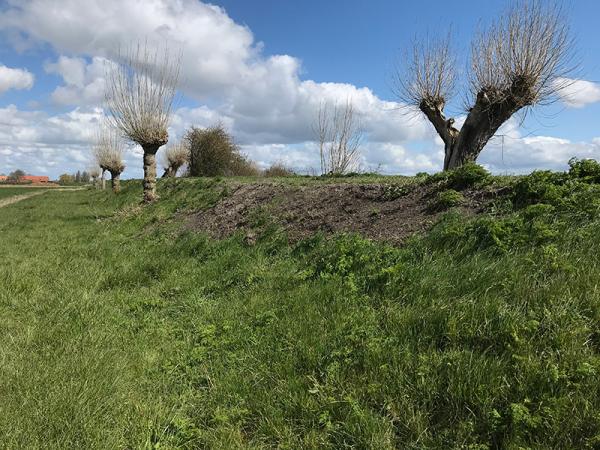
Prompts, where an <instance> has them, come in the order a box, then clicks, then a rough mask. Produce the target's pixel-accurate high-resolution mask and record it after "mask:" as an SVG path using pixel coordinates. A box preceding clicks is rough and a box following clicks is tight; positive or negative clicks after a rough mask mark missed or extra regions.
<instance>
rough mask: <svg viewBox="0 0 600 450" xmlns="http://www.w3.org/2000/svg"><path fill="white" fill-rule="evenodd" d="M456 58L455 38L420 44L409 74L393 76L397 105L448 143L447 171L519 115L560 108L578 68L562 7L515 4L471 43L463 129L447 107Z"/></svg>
mask: <svg viewBox="0 0 600 450" xmlns="http://www.w3.org/2000/svg"><path fill="white" fill-rule="evenodd" d="M456 66H457V64H456V59H455V57H454V54H453V52H452V50H451V44H450V35H448V36H447V37H446V38H444V39H438V40H435V39H427V40H425V41H421V42H415V44H414V47H413V53H412V57H410V58H408V63H407V65H406V66H405V70H403V71H400V70H399V71H397V72H396V74H395V88H396V94H397V95H398V97H399V99H400V100H401V101H403V102H404V103H406V104H407V105H411V106H413V107H416V108H418V109H419V110H420V111H421V112H422V113H423V114H424V115H425V116H426V117H427V118H428V119H429V121H430V122H431V123H432V125H433V126H434V128H435V129H436V131H437V133H438V134H439V136H440V137H441V138H442V140H443V141H444V144H445V159H444V169H452V168H455V167H459V166H461V165H463V164H464V163H466V162H469V161H475V160H476V159H477V157H478V156H479V154H480V152H481V150H482V149H483V147H484V146H485V145H486V144H487V142H488V141H489V139H490V138H491V137H492V136H493V135H494V134H495V133H496V131H497V130H498V128H499V127H500V126H501V125H502V124H503V123H504V122H506V121H507V120H508V119H509V118H510V117H511V116H512V115H513V114H515V113H516V112H518V111H520V110H523V111H526V108H529V107H533V106H536V105H540V104H547V103H551V102H553V101H555V100H556V99H557V98H558V94H559V93H560V92H561V91H562V89H564V88H565V87H566V86H568V85H569V83H570V80H569V78H568V75H569V74H570V73H572V72H573V70H574V69H575V64H574V63H573V45H572V39H571V38H570V32H569V27H568V24H567V21H566V19H565V16H564V14H563V11H562V10H561V8H560V7H558V6H556V5H554V4H551V3H545V2H541V1H533V0H521V1H516V2H515V3H513V5H512V7H511V8H510V9H509V10H508V12H507V14H505V15H503V16H501V17H500V18H498V19H497V20H496V22H495V23H493V24H492V25H491V26H489V27H488V28H487V29H484V30H482V31H480V32H478V33H477V34H476V35H475V38H474V39H473V41H472V43H471V63H470V68H469V73H468V80H469V83H468V95H467V97H468V100H467V103H468V105H467V117H466V120H465V122H464V124H463V126H462V128H461V129H460V130H458V129H457V128H455V127H454V119H452V118H449V119H447V118H446V116H445V115H444V107H445V106H446V104H447V102H448V101H449V100H450V99H451V98H452V96H453V94H454V88H455V84H456V79H457V76H456Z"/></svg>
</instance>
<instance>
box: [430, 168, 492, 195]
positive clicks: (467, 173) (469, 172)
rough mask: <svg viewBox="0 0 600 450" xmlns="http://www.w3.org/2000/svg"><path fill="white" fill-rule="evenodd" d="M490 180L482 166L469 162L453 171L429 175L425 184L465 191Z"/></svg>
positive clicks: (488, 174)
mask: <svg viewBox="0 0 600 450" xmlns="http://www.w3.org/2000/svg"><path fill="white" fill-rule="evenodd" d="M489 178H490V173H489V172H488V171H487V170H486V169H485V168H483V167H482V166H480V165H478V164H475V163H472V162H469V163H466V164H464V165H463V166H461V167H458V168H457V169H454V170H448V171H444V172H439V173H436V174H434V175H430V176H429V177H428V178H427V179H426V182H427V183H439V184H443V185H444V186H446V187H447V188H449V189H457V190H461V189H466V188H469V187H473V186H475V185H478V184H484V183H485V182H486V181H488V180H489Z"/></svg>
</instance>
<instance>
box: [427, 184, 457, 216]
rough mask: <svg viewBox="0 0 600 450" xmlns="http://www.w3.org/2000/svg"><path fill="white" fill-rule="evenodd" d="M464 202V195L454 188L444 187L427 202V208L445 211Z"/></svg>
mask: <svg viewBox="0 0 600 450" xmlns="http://www.w3.org/2000/svg"><path fill="white" fill-rule="evenodd" d="M464 203H465V197H464V196H463V195H462V194H461V193H460V192H458V191H455V190H454V189H446V190H445V191H441V192H438V193H437V195H436V196H435V198H434V199H433V200H432V201H431V202H430V203H429V209H430V210H432V211H445V210H447V209H449V208H453V207H456V206H460V205H462V204H464Z"/></svg>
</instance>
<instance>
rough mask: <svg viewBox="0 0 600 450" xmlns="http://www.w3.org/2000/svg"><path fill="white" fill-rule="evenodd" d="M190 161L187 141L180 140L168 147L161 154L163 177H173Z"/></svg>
mask: <svg viewBox="0 0 600 450" xmlns="http://www.w3.org/2000/svg"><path fill="white" fill-rule="evenodd" d="M189 161H190V147H189V143H188V141H187V140H181V141H179V142H176V143H175V144H173V145H169V146H168V147H166V148H165V151H164V153H163V167H164V168H165V175H166V176H171V177H174V176H175V175H176V174H177V171H178V170H179V169H180V168H181V167H182V166H184V165H185V164H187V163H189Z"/></svg>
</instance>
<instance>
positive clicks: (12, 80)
mask: <svg viewBox="0 0 600 450" xmlns="http://www.w3.org/2000/svg"><path fill="white" fill-rule="evenodd" d="M33 80H34V77H33V74H32V73H31V72H29V71H27V70H25V69H14V68H12V67H6V66H4V65H0V94H2V93H4V92H6V91H8V90H9V89H31V87H32V86H33Z"/></svg>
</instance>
